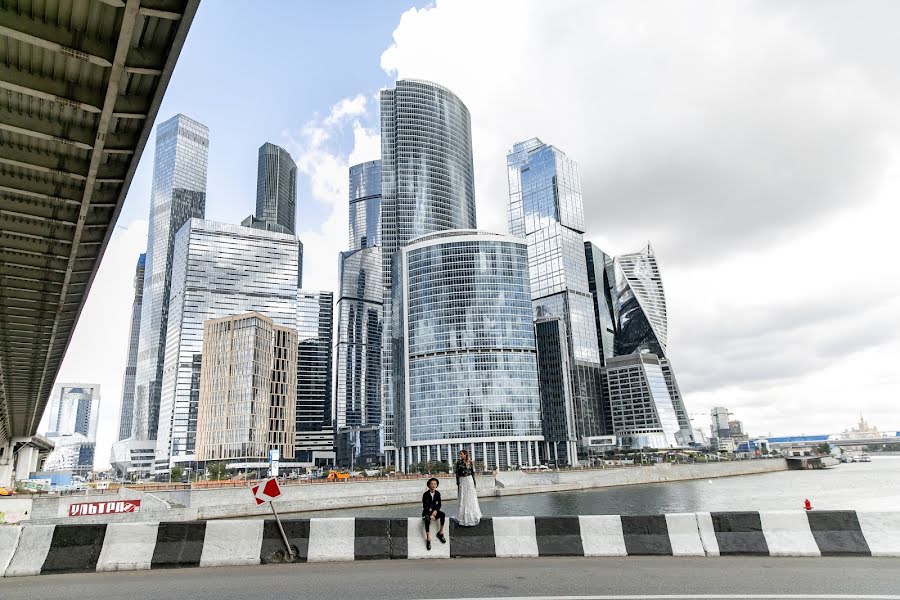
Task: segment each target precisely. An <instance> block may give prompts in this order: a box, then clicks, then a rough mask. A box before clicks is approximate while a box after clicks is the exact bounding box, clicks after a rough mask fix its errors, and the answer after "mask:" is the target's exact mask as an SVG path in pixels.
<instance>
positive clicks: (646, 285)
mask: <svg viewBox="0 0 900 600" xmlns="http://www.w3.org/2000/svg"><path fill="white" fill-rule="evenodd" d="M615 278H616V284H615V285H616V298H615V299H614V304H613V311H614V314H615V318H616V323H617V331H616V355H618V356H622V355H625V354H634V353H635V352H650V353H652V354H655V355H657V356H660V357H662V356H665V355H666V342H667V341H668V334H669V332H668V328H669V321H668V319H667V317H666V295H665V291H664V290H663V284H662V277H660V274H659V266H658V265H657V264H656V255H655V254H653V247H652V246H650V244H649V243H648V244H647V247H646V248H644V249H643V250H641V251H640V252H633V253H631V254H621V255H619V256H617V257H616V259H615Z"/></svg>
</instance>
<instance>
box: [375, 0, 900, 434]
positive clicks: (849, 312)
mask: <svg viewBox="0 0 900 600" xmlns="http://www.w3.org/2000/svg"><path fill="white" fill-rule="evenodd" d="M848 19H852V21H853V23H854V27H853V28H848V27H846V23H847V22H848ZM898 19H900V6H898V5H897V4H895V3H894V4H892V3H889V2H888V3H871V4H867V5H866V6H865V7H864V8H861V7H856V8H855V9H853V10H850V8H849V7H847V6H845V5H841V4H839V3H833V4H830V3H825V4H817V5H816V7H815V8H812V7H806V6H805V5H800V4H784V3H766V2H728V3H721V2H714V1H686V2H680V3H677V4H673V3H668V2H655V1H636V2H602V3H601V2H595V3H577V5H576V4H573V3H571V2H552V3H549V2H542V1H538V0H534V1H530V2H526V1H515V2H513V1H502V0H500V1H495V2H475V1H474V0H459V1H445V0H438V1H437V2H436V4H435V5H434V6H433V7H430V8H426V9H412V10H410V11H408V12H406V13H405V14H404V15H403V16H402V17H401V19H400V23H399V25H398V26H397V28H396V30H395V31H394V35H393V38H394V40H393V44H392V45H391V46H390V47H389V48H388V49H386V50H385V52H384V53H383V55H382V58H381V64H382V67H383V68H384V69H385V70H386V71H387V72H389V73H391V74H393V75H396V76H397V77H398V78H422V79H428V80H432V81H436V82H439V83H441V84H443V85H446V86H447V87H449V88H450V89H452V90H453V91H454V92H455V93H456V94H457V95H459V97H460V98H461V99H462V100H463V102H465V103H466V105H467V106H468V108H469V110H470V112H471V114H472V129H473V131H472V136H473V146H474V152H475V182H476V198H477V202H478V223H479V226H480V227H481V228H485V229H492V230H501V231H502V230H504V229H505V226H506V225H505V222H506V203H507V182H506V169H505V157H506V153H507V151H508V149H509V148H510V147H511V145H512V144H513V143H514V142H517V141H520V140H524V139H527V138H530V137H534V136H537V137H540V138H541V139H542V140H543V141H544V142H547V143H550V144H554V145H556V146H557V147H559V148H560V149H562V150H563V151H565V152H566V153H567V154H568V155H569V156H570V157H571V158H573V159H574V160H575V161H576V162H578V164H579V170H580V175H581V180H582V186H583V192H584V199H585V213H586V218H587V227H588V231H587V233H586V236H585V237H586V239H590V240H593V241H595V242H597V243H598V244H600V245H601V247H603V248H604V249H606V250H607V251H609V252H611V253H620V252H624V251H631V250H635V249H637V248H639V247H641V246H642V245H643V243H644V242H645V241H646V240H647V239H650V240H652V241H653V243H654V248H655V249H656V251H657V253H658V255H659V258H660V261H661V263H662V269H663V276H664V281H665V284H666V289H667V297H668V301H669V322H670V330H671V331H670V336H669V339H670V347H669V351H670V357H671V358H672V360H673V363H674V365H675V367H676V370H677V372H678V374H679V379H680V382H681V386H682V391H683V392H684V393H685V397H686V403H687V405H688V409H689V412H692V413H698V414H702V413H706V412H708V410H709V408H710V407H712V406H714V405H724V406H729V407H730V408H731V409H732V410H734V411H735V413H736V414H737V417H738V418H743V419H744V421H745V422H746V425H747V426H748V427H749V428H750V429H751V431H756V432H763V433H765V432H769V431H772V432H773V433H779V432H784V433H790V432H796V430H797V429H798V428H801V429H803V430H804V431H806V432H808V433H814V432H816V431H819V430H828V431H835V430H840V429H842V428H844V427H847V426H849V425H850V424H851V423H852V422H855V418H854V417H855V416H856V415H858V413H859V412H860V411H862V412H864V413H865V414H866V417H867V418H868V419H869V420H870V422H875V423H876V424H879V425H881V426H882V427H883V428H889V427H900V422H898V421H897V411H896V409H895V407H892V406H888V404H887V403H885V402H884V401H882V400H880V399H881V398H897V397H898V393H900V382H898V378H897V377H890V376H888V374H889V373H891V372H893V371H896V368H895V365H896V359H897V356H898V352H897V342H896V340H897V339H898V337H900V330H898V327H900V325H898V324H900V283H898V282H897V278H896V277H895V276H893V275H892V274H890V273H891V272H892V267H891V266H890V265H891V262H890V261H891V257H892V256H893V254H895V251H894V250H893V248H892V240H893V238H894V236H895V233H894V229H895V224H896V223H897V222H900V208H898V204H897V202H896V198H897V197H898V195H900V152H898V150H897V149H898V148H900V113H898V112H897V111H896V106H897V105H898V103H900V76H898V73H900V38H898V37H897V36H896V35H895V34H894V32H893V31H892V28H893V23H895V22H896V21H897V20H898ZM854 382H860V383H859V385H858V386H854ZM703 420H704V419H703V418H702V417H698V422H702V421H703Z"/></svg>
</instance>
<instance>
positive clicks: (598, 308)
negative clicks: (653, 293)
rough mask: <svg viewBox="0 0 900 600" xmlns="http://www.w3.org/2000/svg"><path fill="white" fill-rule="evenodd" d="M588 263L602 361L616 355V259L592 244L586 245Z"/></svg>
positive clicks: (585, 253)
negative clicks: (614, 298)
mask: <svg viewBox="0 0 900 600" xmlns="http://www.w3.org/2000/svg"><path fill="white" fill-rule="evenodd" d="M584 256H585V259H586V261H587V274H588V289H589V290H590V291H591V295H592V296H593V300H594V320H595V321H596V323H597V343H598V347H599V350H600V359H601V360H602V361H603V362H604V364H605V362H606V360H607V359H609V358H612V357H613V356H615V355H616V318H615V314H614V312H613V306H614V305H613V290H614V289H615V280H616V276H615V267H614V258H613V257H612V256H610V255H608V254H606V253H605V252H603V250H601V249H600V248H598V247H597V246H596V245H594V244H593V243H591V242H585V243H584Z"/></svg>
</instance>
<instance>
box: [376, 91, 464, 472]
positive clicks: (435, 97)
mask: <svg viewBox="0 0 900 600" xmlns="http://www.w3.org/2000/svg"><path fill="white" fill-rule="evenodd" d="M381 194H382V201H381V248H382V265H383V268H382V277H383V286H384V306H383V308H384V332H383V340H384V342H383V352H382V371H381V373H382V388H381V389H382V394H383V396H382V404H383V406H384V427H385V432H384V435H385V451H386V452H387V453H389V454H390V456H389V457H388V462H391V463H394V462H395V461H396V458H397V457H396V454H395V441H394V422H393V419H394V416H393V415H394V411H395V408H396V400H395V398H394V397H393V389H394V385H393V382H392V379H391V377H392V373H393V366H392V360H393V357H392V356H391V354H390V352H389V344H390V339H391V337H392V333H391V330H392V327H393V323H394V318H395V316H394V312H393V311H392V309H391V287H392V277H393V275H392V270H391V263H392V261H393V260H394V257H395V255H396V253H397V251H398V250H399V249H400V248H402V247H404V246H405V245H406V244H407V243H409V241H410V240H412V239H413V238H416V237H418V236H421V235H425V234H428V233H432V232H435V231H443V230H447V229H474V228H475V227H477V224H476V219H475V180H474V166H473V160H472V126H471V119H470V116H469V110H468V109H467V108H466V105H465V104H463V102H462V100H460V99H459V98H458V97H457V96H456V95H455V94H454V93H453V92H451V91H450V90H448V89H446V88H444V87H443V86H440V85H438V84H435V83H431V82H427V81H419V80H413V79H406V80H400V81H397V83H396V85H395V86H394V88H393V89H388V90H382V91H381Z"/></svg>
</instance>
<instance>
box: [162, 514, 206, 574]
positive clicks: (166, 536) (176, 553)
mask: <svg viewBox="0 0 900 600" xmlns="http://www.w3.org/2000/svg"><path fill="white" fill-rule="evenodd" d="M206 525H207V522H206V521H182V522H178V523H169V522H163V523H160V524H159V526H158V528H157V531H156V546H154V548H153V559H152V560H151V561H150V568H151V569H158V568H167V567H168V568H171V567H196V566H198V565H199V564H200V556H201V555H202V554H203V540H204V538H205V537H206Z"/></svg>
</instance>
